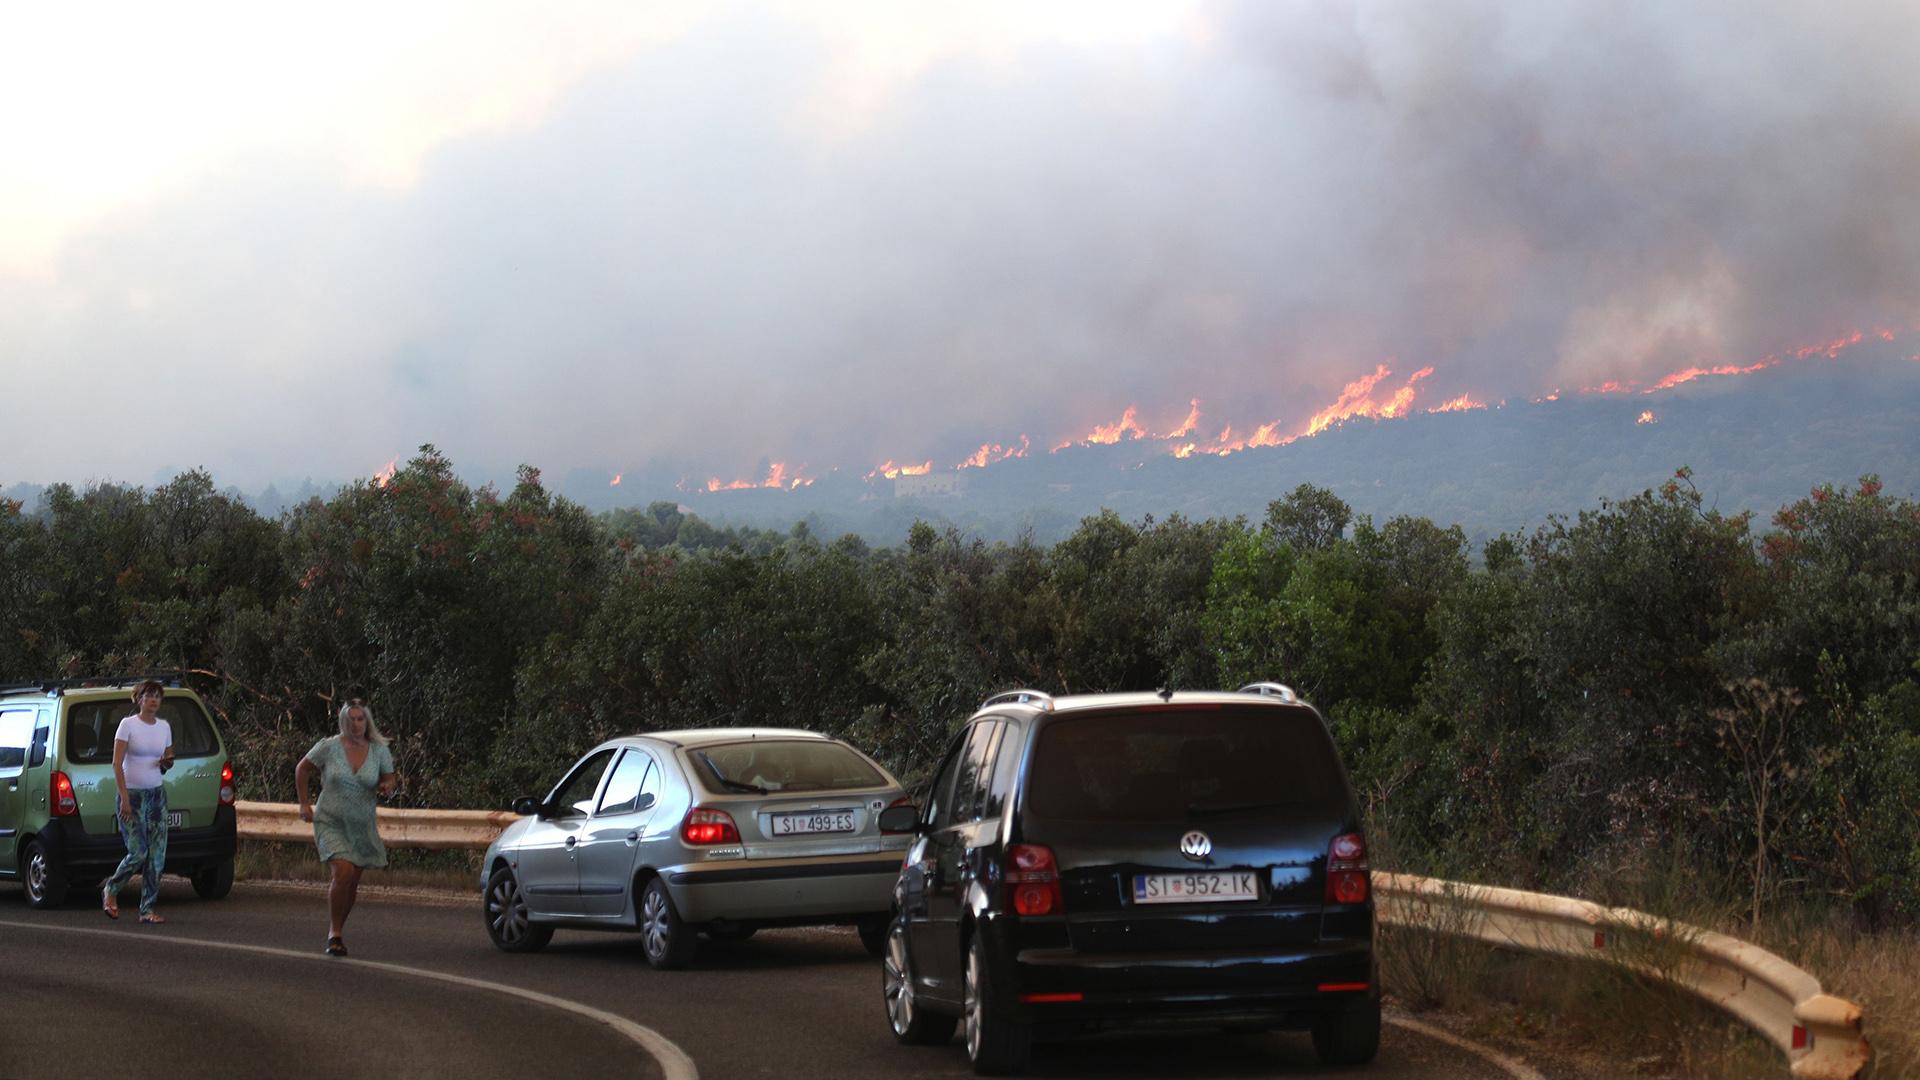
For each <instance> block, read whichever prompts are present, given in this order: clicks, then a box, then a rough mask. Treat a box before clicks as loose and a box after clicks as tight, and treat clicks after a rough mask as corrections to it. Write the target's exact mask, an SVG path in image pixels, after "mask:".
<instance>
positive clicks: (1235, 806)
mask: <svg viewBox="0 0 1920 1080" xmlns="http://www.w3.org/2000/svg"><path fill="white" fill-rule="evenodd" d="M1286 805H1288V804H1287V803H1283V802H1252V803H1222V804H1217V805H1213V806H1205V805H1199V806H1189V807H1187V813H1188V814H1189V815H1191V816H1193V817H1217V816H1219V815H1221V814H1237V813H1240V812H1241V811H1243V810H1278V809H1279V808H1281V807H1283V806H1286Z"/></svg>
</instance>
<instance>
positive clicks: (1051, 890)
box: [1006, 844, 1065, 915]
mask: <svg viewBox="0 0 1920 1080" xmlns="http://www.w3.org/2000/svg"><path fill="white" fill-rule="evenodd" d="M1006 880H1007V893H1008V895H1009V897H1010V898H1011V900H1012V903H1013V910H1014V913H1015V914H1016V915H1052V914H1055V913H1057V912H1059V911H1060V910H1061V909H1062V908H1063V907H1065V904H1064V903H1063V902H1062V901H1063V898H1062V896H1061V894H1060V870H1059V868H1058V867H1057V866H1055V865H1054V862H1053V849H1052V848H1047V847H1041V846H1040V845H1039V844H1015V845H1014V846H1013V847H1011V848H1009V849H1008V850H1007V868H1006Z"/></svg>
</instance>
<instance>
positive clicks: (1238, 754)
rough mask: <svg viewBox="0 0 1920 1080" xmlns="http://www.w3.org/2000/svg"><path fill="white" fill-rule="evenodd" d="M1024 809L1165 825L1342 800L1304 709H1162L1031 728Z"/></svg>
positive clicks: (1334, 765) (1333, 762)
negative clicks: (1035, 731) (1035, 734)
mask: <svg viewBox="0 0 1920 1080" xmlns="http://www.w3.org/2000/svg"><path fill="white" fill-rule="evenodd" d="M1027 792H1028V794H1027V812H1028V813H1029V814H1031V815H1033V816H1036V817H1041V818H1047V819H1052V820H1059V821H1150V822H1166V823H1170V824H1174V823H1180V822H1184V821H1187V820H1190V819H1192V818H1194V817H1196V816H1198V817H1205V816H1206V815H1208V814H1222V815H1225V814H1233V813H1239V812H1246V811H1255V810H1259V809H1266V808H1282V807H1300V806H1313V807H1326V808H1328V809H1330V810H1333V811H1334V812H1338V809H1339V808H1341V807H1344V806H1345V804H1346V802H1347V791H1346V784H1345V781H1344V779H1343V777H1342V773H1341V771H1340V764H1339V760H1338V758H1337V757H1336V756H1335V754H1334V749H1333V741H1332V739H1330V738H1329V737H1328V735H1327V732H1326V729H1325V728H1324V727H1322V726H1321V724H1320V721H1319V720H1318V719H1317V718H1315V716H1314V715H1313V714H1312V713H1311V712H1308V711H1306V710H1304V709H1302V710H1294V709H1286V710H1280V709H1260V710H1257V711H1251V712H1239V711H1230V710H1200V709H1168V710H1154V711H1151V712H1141V713H1123V714H1120V715H1113V714H1095V715H1090V716H1084V717H1060V718H1057V719H1055V720H1053V721H1052V722H1050V723H1048V724H1047V725H1046V726H1045V727H1043V728H1042V729H1041V731H1040V736H1039V741H1038V743H1036V745H1035V746H1034V751H1033V764H1032V767H1031V768H1030V769H1029V771H1028V776H1027Z"/></svg>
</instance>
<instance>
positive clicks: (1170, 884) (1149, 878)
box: [1133, 870, 1260, 904]
mask: <svg viewBox="0 0 1920 1080" xmlns="http://www.w3.org/2000/svg"><path fill="white" fill-rule="evenodd" d="M1259 895H1260V893H1259V890H1258V889H1256V888H1255V887H1254V884H1253V872H1252V871H1250V870H1220V871H1212V870H1208V871H1204V872H1202V873H1197V874H1135V875H1133V902H1134V903H1136V904H1199V903H1207V902H1210V901H1224V900H1254V899H1258V898H1259Z"/></svg>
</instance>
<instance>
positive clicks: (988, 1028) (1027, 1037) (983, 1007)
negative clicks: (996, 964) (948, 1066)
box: [966, 936, 1033, 1076]
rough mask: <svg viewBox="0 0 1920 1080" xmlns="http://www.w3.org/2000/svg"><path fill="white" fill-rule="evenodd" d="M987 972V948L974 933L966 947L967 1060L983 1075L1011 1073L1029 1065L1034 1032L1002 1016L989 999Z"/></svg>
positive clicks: (975, 1070) (1005, 1074)
mask: <svg viewBox="0 0 1920 1080" xmlns="http://www.w3.org/2000/svg"><path fill="white" fill-rule="evenodd" d="M986 971H987V958H986V949H985V948H983V947H982V946H981V944H980V938H979V937H978V936H975V937H974V939H973V942H972V944H971V945H969V946H968V947H967V988H966V1021H967V1060H969V1061H971V1062H973V1071H974V1072H976V1073H978V1074H979V1075H981V1076H1008V1075H1011V1074H1013V1073H1017V1072H1020V1071H1021V1070H1023V1069H1025V1068H1026V1067H1027V1057H1028V1055H1029V1052H1030V1051H1031V1050H1032V1049H1033V1031H1032V1029H1030V1028H1028V1027H1027V1025H1025V1024H1014V1023H1009V1022H1008V1021H1006V1020H1005V1019H1002V1018H1001V1017H1000V1015H999V1010H998V1009H997V1008H995V1006H994V1005H993V1004H992V1003H991V1002H989V1001H988V1000H987V994H986V985H987V980H986Z"/></svg>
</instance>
